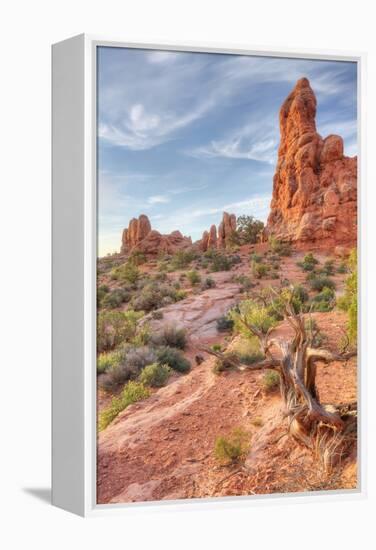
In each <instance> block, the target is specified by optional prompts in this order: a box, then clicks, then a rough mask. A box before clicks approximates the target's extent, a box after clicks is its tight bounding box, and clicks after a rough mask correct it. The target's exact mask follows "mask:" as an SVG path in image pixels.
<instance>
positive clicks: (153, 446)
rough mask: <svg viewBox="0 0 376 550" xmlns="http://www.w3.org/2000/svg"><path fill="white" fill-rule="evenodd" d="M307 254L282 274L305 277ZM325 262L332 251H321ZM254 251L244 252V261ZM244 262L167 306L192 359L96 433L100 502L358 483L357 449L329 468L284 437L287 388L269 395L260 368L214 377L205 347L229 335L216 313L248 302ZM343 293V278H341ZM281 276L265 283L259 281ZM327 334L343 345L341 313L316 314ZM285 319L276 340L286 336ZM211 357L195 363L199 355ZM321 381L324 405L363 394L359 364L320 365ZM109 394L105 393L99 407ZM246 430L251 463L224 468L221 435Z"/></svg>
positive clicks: (330, 341) (167, 318) (334, 345)
mask: <svg viewBox="0 0 376 550" xmlns="http://www.w3.org/2000/svg"><path fill="white" fill-rule="evenodd" d="M302 255H303V254H294V255H293V256H291V257H290V258H284V259H283V265H282V271H283V273H284V276H285V277H287V278H288V279H289V280H291V281H294V282H295V283H297V282H303V281H304V279H305V274H304V273H303V272H302V271H301V269H299V268H298V267H297V266H296V262H297V260H298V259H300V258H301V256H302ZM315 255H316V256H317V257H318V258H319V259H320V260H325V258H326V257H327V256H328V255H325V254H323V253H322V254H321V257H320V254H319V253H317V254H315ZM246 257H247V256H246V255H244V257H243V259H244V258H246ZM248 271H249V267H248V265H247V264H246V262H245V261H243V262H242V263H241V264H239V265H238V266H236V269H235V270H232V271H230V272H224V273H214V274H211V275H210V276H211V277H213V278H214V279H215V280H216V287H215V288H213V289H210V290H207V291H205V292H203V293H200V294H197V295H194V294H192V295H190V296H188V297H187V298H186V299H185V300H182V301H181V302H178V303H176V304H173V305H170V306H167V307H165V308H163V313H164V316H163V320H162V321H153V323H154V325H155V328H157V325H158V323H163V324H165V323H173V324H174V325H176V326H184V327H185V328H186V329H187V331H188V336H189V346H188V349H187V350H186V355H187V356H188V357H189V359H190V360H191V362H192V370H191V372H190V373H188V374H187V375H174V376H173V377H171V378H170V380H169V383H168V384H167V385H166V386H165V387H163V388H161V389H159V390H156V391H153V394H152V395H151V397H149V398H148V399H146V400H145V401H141V402H139V403H135V404H133V405H131V406H129V407H128V408H127V409H126V410H125V411H123V412H122V413H120V414H119V416H118V417H117V418H116V419H115V420H114V421H113V422H112V423H111V424H110V425H109V426H108V427H107V428H106V429H105V430H104V431H103V432H100V433H99V435H98V461H97V500H98V503H117V502H134V501H150V500H171V499H183V498H199V497H209V496H210V497H213V496H230V495H253V494H266V493H285V492H295V491H299V492H301V491H312V490H319V489H324V488H325V489H338V488H345V489H346V488H347V489H351V488H354V487H356V477H357V476H356V455H355V451H354V453H353V455H352V456H350V457H348V458H347V459H346V460H344V461H343V463H342V464H340V467H338V468H336V472H335V474H334V473H333V472H332V473H328V472H325V471H324V469H323V467H321V466H320V463H319V461H318V460H317V457H315V456H314V454H313V453H312V451H310V450H308V449H305V448H304V447H301V446H299V445H297V444H296V443H295V442H294V441H293V440H291V438H290V437H288V436H286V419H285V418H284V417H283V410H282V403H281V399H280V397H279V393H278V391H277V392H274V393H270V392H265V391H264V389H263V386H262V384H261V379H262V376H263V375H262V373H257V372H249V371H244V372H231V371H229V372H224V373H222V374H221V375H216V374H214V373H213V370H212V369H213V364H214V358H213V357H211V356H209V355H205V354H203V353H202V351H200V350H199V348H200V345H201V344H203V343H204V344H212V343H214V342H216V343H217V342H223V340H224V338H225V337H226V335H223V334H220V333H218V332H217V329H216V319H217V318H218V317H220V316H221V315H223V314H224V313H226V312H227V311H228V309H229V308H230V307H232V306H233V305H234V304H236V303H237V302H238V301H239V300H240V298H241V294H239V285H237V284H235V283H234V282H232V278H233V275H234V272H235V273H238V274H240V273H246V272H248ZM334 279H335V280H336V283H337V293H338V292H339V293H340V292H341V290H342V289H343V280H344V275H336V276H335V277H334ZM270 284H273V281H270V280H265V281H264V280H263V281H262V282H261V283H260V286H268V285H270ZM313 317H314V318H315V320H316V321H317V323H318V325H319V327H320V330H321V332H322V333H323V334H325V337H326V339H327V340H326V342H325V347H327V348H329V349H332V350H338V348H339V343H340V340H341V338H342V337H343V331H344V327H345V325H346V315H345V314H344V313H342V312H339V311H332V312H329V313H314V314H313ZM288 332H289V328H288V326H287V325H286V324H285V323H284V322H282V323H281V324H280V325H279V326H278V328H277V329H276V333H275V335H276V337H278V336H280V337H283V336H286V335H287V334H288ZM198 353H200V354H202V355H204V358H205V360H204V361H203V362H202V363H201V364H200V365H196V364H195V361H194V357H195V355H197V354H198ZM317 384H318V389H319V394H320V399H321V401H322V402H323V403H326V402H328V403H339V402H347V401H353V400H356V396H357V371H356V361H355V360H349V361H348V362H347V363H338V362H333V363H331V364H329V365H324V364H319V367H318V378H317ZM108 401H109V397H108V396H107V395H106V394H104V393H103V392H102V391H101V390H99V391H98V407H99V409H101V408H102V407H103V406H105V405H107V404H108ZM234 427H241V428H242V429H243V430H245V431H246V432H247V433H248V434H249V436H250V442H251V445H250V450H249V453H248V456H247V458H246V460H245V462H244V463H242V464H234V465H231V466H223V465H221V464H219V463H218V462H217V461H216V459H215V457H214V453H213V449H214V443H215V440H216V438H217V437H218V435H226V434H229V433H230V432H231V431H232V430H233V429H234Z"/></svg>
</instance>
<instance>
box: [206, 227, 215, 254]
mask: <svg viewBox="0 0 376 550" xmlns="http://www.w3.org/2000/svg"><path fill="white" fill-rule="evenodd" d="M216 247H217V228H216V227H215V225H212V226H211V228H210V231H209V238H208V244H207V249H208V248H216Z"/></svg>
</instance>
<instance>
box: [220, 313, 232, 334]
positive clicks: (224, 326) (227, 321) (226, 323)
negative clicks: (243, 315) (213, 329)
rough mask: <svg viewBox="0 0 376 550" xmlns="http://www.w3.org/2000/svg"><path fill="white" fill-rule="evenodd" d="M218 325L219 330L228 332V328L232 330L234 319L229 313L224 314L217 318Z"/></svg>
mask: <svg viewBox="0 0 376 550" xmlns="http://www.w3.org/2000/svg"><path fill="white" fill-rule="evenodd" d="M216 325H217V331H218V332H227V331H228V330H232V328H233V326H234V321H233V319H231V318H230V317H228V316H227V315H222V317H219V318H218V319H217V321H216Z"/></svg>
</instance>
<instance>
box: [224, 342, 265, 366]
mask: <svg viewBox="0 0 376 550" xmlns="http://www.w3.org/2000/svg"><path fill="white" fill-rule="evenodd" d="M232 349H233V351H234V352H235V353H236V355H237V356H238V357H239V360H240V362H241V363H243V364H245V365H253V364H254V363H259V362H260V361H262V360H263V359H264V358H265V357H264V354H263V353H262V351H261V349H260V342H259V340H258V338H256V337H255V336H253V337H249V338H244V337H241V338H240V339H238V340H237V341H235V342H234V344H233V347H232Z"/></svg>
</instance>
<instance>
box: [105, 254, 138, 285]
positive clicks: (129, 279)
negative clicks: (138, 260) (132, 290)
mask: <svg viewBox="0 0 376 550" xmlns="http://www.w3.org/2000/svg"><path fill="white" fill-rule="evenodd" d="M139 276H140V271H139V269H138V267H137V265H136V264H135V263H134V262H132V261H131V260H128V261H127V262H126V263H125V264H123V265H121V266H119V267H117V268H116V269H114V270H113V271H112V272H111V277H112V278H113V279H115V280H117V281H122V282H126V283H131V284H134V283H135V282H136V281H137V279H138V278H139Z"/></svg>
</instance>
